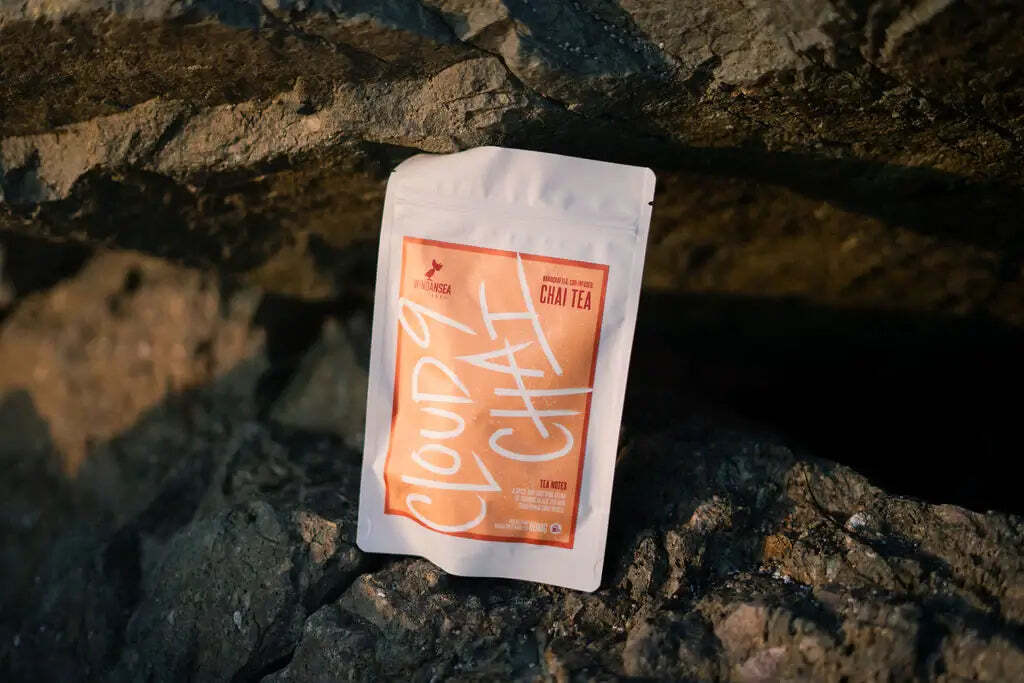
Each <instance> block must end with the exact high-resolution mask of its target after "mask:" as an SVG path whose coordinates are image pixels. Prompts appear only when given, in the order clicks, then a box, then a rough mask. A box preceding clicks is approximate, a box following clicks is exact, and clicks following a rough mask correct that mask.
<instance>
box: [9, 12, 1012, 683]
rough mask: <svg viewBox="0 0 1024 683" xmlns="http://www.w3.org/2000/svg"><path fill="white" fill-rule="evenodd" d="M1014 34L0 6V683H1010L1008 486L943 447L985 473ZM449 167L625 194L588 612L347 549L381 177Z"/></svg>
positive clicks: (991, 428)
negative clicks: (616, 380)
mask: <svg viewBox="0 0 1024 683" xmlns="http://www.w3.org/2000/svg"><path fill="white" fill-rule="evenodd" d="M1022 34H1024V12H1022V11H1021V8H1020V5H1019V3H1018V2H1014V1H1013V0H990V1H988V2H976V1H974V0H914V1H911V0H866V1H864V2H853V1H852V0H799V1H795V2H786V3H779V2H772V1H769V0H744V1H743V2H721V1H718V0H673V1H670V0H577V1H570V2H557V3H556V2H546V1H545V2H542V1H540V0H530V1H529V2H527V1H526V0H486V1H482V2H470V1H468V0H389V1H388V2H368V1H358V2H340V1H337V0H264V1H263V2H255V1H253V0H241V1H232V2H218V1H215V0H203V1H201V2H200V1H197V0H187V1H184V2H161V1H156V2H149V1H138V2H128V3H125V2H109V1H107V0H67V1H65V0H46V1H43V0H29V1H27V2H25V1H22V0H0V464H2V465H3V467H4V471H5V476H4V477H3V478H2V481H0V539H2V541H3V543H2V547H3V550H2V554H0V572H2V574H0V579H2V580H3V582H4V585H5V587H7V588H8V589H7V590H5V591H4V592H3V594H2V596H0V672H3V673H4V674H6V678H9V679H11V680H72V679H78V678H85V679H108V680H125V681H134V680H140V679H147V680H168V681H170V680H181V679H195V680H225V679H233V680H240V681H246V680H270V681H320V680H380V679H381V678H395V679H410V680H435V679H442V678H443V679H449V678H452V679H465V680H468V679H473V680H479V679H509V680H523V681H535V680H556V681H569V680H595V679H597V680H610V679H614V678H619V677H625V676H630V677H640V678H652V679H683V680H735V681H774V680H844V679H846V680H851V681H853V680H864V679H872V678H890V679H895V680H949V681H954V680H1018V679H1022V678H1024V654H1022V653H1024V640H1022V638H1021V635H1020V633H1021V624H1022V621H1024V555H1022V552H1021V548H1022V547H1024V525H1022V523H1021V518H1020V516H1019V515H1013V514H1004V513H1001V512H982V511H983V510H986V509H990V508H998V509H1003V510H1014V511H1017V512H1021V509H1020V507H1019V492H1018V491H1017V483H1016V481H1014V480H1011V478H1009V477H1006V476H1004V474H1005V473H1003V472H1002V471H1001V470H998V471H996V473H995V475H992V476H990V477H989V478H988V479H985V477H984V474H983V473H984V468H981V467H969V466H965V464H964V463H965V461H966V462H967V463H968V464H974V463H975V462H976V461H977V462H982V461H985V462H988V460H986V458H988V459H989V460H991V462H996V461H998V462H999V463H1001V462H1002V461H1003V459H1004V456H1005V454H1006V453H1010V452H1013V449H1015V448H1019V433H1018V432H1019V430H1018V429H1017V427H1016V425H1017V424H1018V422H1019V415H1017V412H1019V411H1017V406H1016V405H1015V404H1013V403H1012V402H1006V401H1005V400H1003V399H1002V398H1001V396H1003V395H1010V394H1011V392H1013V393H1012V395H1016V394H1017V393H1019V387H1020V384H1021V382H1024V365H1022V362H1021V360H1020V352H1019V351H1020V348H1022V347H1024V336H1022V332H1021V327H1022V326H1024V233H1022V232H1021V230H1020V227H1021V225H1020V220H1021V219H1020V217H1021V216H1022V215H1024V175H1022V168H1024V167H1022V165H1021V163H1020V159H1021V152H1022V144H1024V41H1021V40H1020V36H1021V35H1022ZM485 144H500V145H506V146H518V147H525V148H530V149H538V150H543V151H552V152H560V153H568V154H575V155H580V156H586V157H591V158H599V159H605V160H610V161H618V162H624V163H637V164H642V165H645V166H652V167H654V168H655V169H656V170H657V173H658V190H657V196H656V199H655V212H654V220H653V224H652V232H651V240H650V249H649V253H648V255H647V269H646V271H645V282H644V285H645V293H644V297H643V302H642V305H641V312H640V318H639V327H638V332H637V342H636V343H637V347H636V349H635V352H634V362H633V364H632V367H631V370H630V372H631V384H630V390H629V396H628V401H627V413H626V416H625V418H624V436H623V441H622V450H621V455H620V461H619V464H618V469H617V474H616V484H615V498H614V509H613V511H612V517H611V520H612V521H611V530H610V537H609V544H608V557H607V561H606V563H605V566H606V575H605V577H604V580H603V582H602V587H601V589H600V590H599V591H598V592H596V593H594V594H588V595H584V594H578V593H574V592H571V591H564V590H561V589H555V588H551V587H546V586H538V585H530V584H524V583H516V582H508V581H492V580H474V579H464V578H458V577H452V576H448V575H445V574H444V573H443V572H440V571H438V570H437V569H436V568H435V567H433V566H432V565H430V564H429V563H427V562H424V561H421V560H417V559H412V558H395V557H369V556H364V555H363V554H362V553H360V552H359V551H358V550H357V549H356V547H355V545H354V538H355V521H356V520H355V510H356V504H357V500H358V468H359V457H360V454H359V444H360V438H361V433H360V431H361V429H362V424H363V414H362V411H363V410H364V399H365V381H366V380H365V365H366V363H365V358H366V356H367V353H368V348H367V347H368V336H367V329H366V326H367V321H368V320H370V316H371V313H372V312H371V310H370V302H371V301H372V289H373V280H374V273H375V270H374V264H375V258H376V236H377V232H378V230H379V225H380V207H381V204H382V201H383V195H384V187H385V183H386V180H387V176H388V173H389V172H390V170H391V168H393V166H394V165H395V164H396V163H398V162H399V161H401V160H402V159H404V158H406V157H408V156H409V155H411V154H414V153H417V152H424V151H425V152H452V151H457V150H460V149H465V148H467V147H472V146H476V145H485ZM765 424H768V425H771V428H766V427H763V426H762V425H765ZM824 458H828V459H824ZM835 460H840V461H842V462H843V463H845V464H848V465H851V466H852V468H851V467H847V466H845V465H839V464H836V462H834V461H835ZM947 460H948V461H949V462H952V463H954V464H953V465H951V466H946V461H947ZM858 471H860V472H861V473H858ZM862 474H867V475H869V478H870V481H869V478H866V477H865V476H862ZM922 481H924V482H925V483H924V484H922V483H921V482H922ZM890 489H891V491H890ZM902 493H911V494H914V495H917V496H920V497H924V498H928V500H929V501H930V502H927V503H926V502H922V501H920V500H917V499H914V498H907V497H903V496H901V495H898V494H902ZM945 503H957V504H959V505H963V506H964V507H959V506H957V505H953V504H945ZM972 510H973V511H972Z"/></svg>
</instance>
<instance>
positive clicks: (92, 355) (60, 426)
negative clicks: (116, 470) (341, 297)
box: [0, 252, 262, 473]
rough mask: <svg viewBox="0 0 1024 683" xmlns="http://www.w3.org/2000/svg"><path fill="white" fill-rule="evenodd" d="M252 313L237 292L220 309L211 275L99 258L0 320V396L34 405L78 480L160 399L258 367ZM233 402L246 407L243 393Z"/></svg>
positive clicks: (251, 304)
mask: <svg viewBox="0 0 1024 683" xmlns="http://www.w3.org/2000/svg"><path fill="white" fill-rule="evenodd" d="M259 301H260V293H259V292H258V291H239V292H236V293H235V295H234V296H233V297H231V298H230V300H228V301H226V302H223V303H222V296H221V292H220V291H219V286H218V284H217V283H216V282H215V281H213V280H212V279H211V277H210V276H209V274H204V273H201V272H199V271H196V270H190V269H184V268H178V267H175V266H173V265H171V264H168V263H166V262H163V261H160V260H157V259H153V258H150V257H147V256H145V255H142V254H133V253H125V252H116V253H114V252H112V253H104V254H101V255H99V256H97V257H96V258H94V259H93V260H92V261H90V262H89V263H88V265H86V266H85V268H84V270H83V271H82V272H81V273H79V274H78V276H77V277H76V278H75V279H74V280H70V281H66V282H64V283H62V284H59V285H57V286H56V287H54V288H52V289H51V290H49V291H47V292H46V293H45V294H39V295H37V296H35V297H32V298H30V299H27V300H25V301H23V302H21V303H20V305H19V306H18V309H17V310H16V311H14V312H12V313H11V314H10V316H9V317H8V318H7V319H6V320H5V324H4V327H3V329H2V330H0V356H3V357H5V358H11V359H14V358H16V359H17V362H5V363H3V364H2V365H0V394H3V393H6V392H8V391H14V390H27V391H28V392H29V393H30V394H31V395H32V400H33V402H34V404H35V407H36V409H37V410H38V411H39V414H40V415H41V416H42V417H43V418H45V419H46V420H47V421H48V422H49V424H50V432H51V438H52V439H53V442H54V444H55V445H56V446H57V448H58V450H59V452H60V453H61V454H62V456H63V457H64V459H65V461H64V463H63V467H64V468H65V470H66V471H67V472H69V473H75V472H77V470H78V468H79V466H80V465H81V463H82V461H83V460H84V459H85V458H86V456H87V452H88V449H89V445H90V444H91V443H98V442H102V441H106V440H107V439H110V438H112V437H114V436H116V435H117V434H119V433H120V432H122V431H124V430H126V429H127V428H128V427H130V426H131V425H132V424H134V423H135V422H136V421H137V420H138V419H139V418H140V417H141V416H142V415H143V414H144V413H145V412H146V411H147V410H149V409H151V408H153V407H155V406H156V405H157V404H158V403H159V402H160V401H162V400H163V399H164V398H165V397H166V396H167V395H168V394H169V393H173V392H184V391H186V390H187V389H188V388H190V387H193V386H196V385H198V384H202V383H205V382H210V381H212V380H214V379H215V378H217V377H219V376H223V375H225V374H227V373H228V371H229V370H234V369H236V367H237V366H239V365H240V364H241V363H242V362H243V361H246V360H252V361H253V362H254V364H255V365H257V366H258V365H259V358H258V356H259V354H260V350H261V346H262V338H261V335H260V333H259V331H258V330H256V329H254V328H252V327H251V325H250V323H251V320H252V316H253V314H254V313H255V310H256V306H257V305H258V304H259ZM258 373H259V370H258V369H256V370H255V371H254V372H252V373H250V375H249V377H250V382H251V381H253V380H252V378H253V377H254V376H255V377H258ZM222 386H224V385H222ZM225 389H226V386H225ZM237 393H238V394H239V395H240V396H244V397H245V398H246V399H248V397H249V396H251V394H252V384H251V383H250V384H246V383H245V382H243V383H242V385H241V386H240V387H238V392H237Z"/></svg>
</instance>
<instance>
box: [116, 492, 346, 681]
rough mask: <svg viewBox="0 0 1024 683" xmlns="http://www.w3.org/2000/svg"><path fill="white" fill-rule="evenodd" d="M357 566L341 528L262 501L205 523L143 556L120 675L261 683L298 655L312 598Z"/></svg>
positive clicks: (341, 579) (340, 580) (120, 662)
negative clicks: (262, 675)
mask: <svg viewBox="0 0 1024 683" xmlns="http://www.w3.org/2000/svg"><path fill="white" fill-rule="evenodd" d="M359 561H360V554H359V553H358V552H357V551H355V550H354V548H352V546H351V545H348V546H345V543H344V542H343V541H342V539H340V538H339V536H338V525H337V524H336V523H334V522H332V521H330V520H326V519H323V518H320V517H317V516H315V515H312V514H310V513H308V512H305V511H299V512H295V513H292V514H291V515H290V516H281V515H279V514H278V513H277V512H276V511H275V510H274V508H273V507H271V506H270V505H269V504H267V503H265V502H262V501H258V500H257V501H253V502H251V503H248V504H243V505H241V506H239V507H236V508H233V509H231V510H229V511H227V512H225V513H222V514H219V515H217V516H216V517H213V518H211V519H207V520H197V521H196V522H194V523H193V524H191V525H190V526H189V527H188V528H186V529H184V530H183V531H182V532H181V533H179V534H178V535H176V536H175V537H174V538H172V539H171V540H170V541H169V542H168V543H167V544H166V545H165V546H164V547H163V548H161V549H160V550H159V551H157V556H155V557H153V558H144V560H143V562H144V567H145V569H144V578H143V590H144V592H145V598H144V599H143V600H142V602H141V603H140V604H139V606H138V607H137V609H136V611H135V613H134V614H133V616H132V620H131V621H130V622H129V624H128V626H127V629H126V633H125V649H124V652H123V654H122V656H121V659H120V661H119V663H118V666H117V668H116V669H115V670H114V674H113V675H114V677H115V678H119V679H123V680H138V679H139V678H146V679H150V680H168V681H171V680H180V679H181V678H182V677H183V676H184V677H193V678H196V679H198V680H224V679H227V678H231V677H233V676H239V677H242V678H252V677H255V676H257V675H258V673H259V672H261V671H263V670H265V669H266V667H267V666H268V665H270V664H273V663H274V662H276V661H278V660H279V659H281V658H282V657H284V656H285V655H287V654H288V653H289V651H290V650H291V649H292V648H293V647H294V643H295V641H296V640H298V637H299V634H300V633H301V632H302V628H303V623H304V622H305V619H306V616H307V615H306V607H305V605H306V604H307V601H308V600H309V599H310V595H311V592H312V591H319V592H324V591H325V589H323V588H319V586H320V585H321V584H323V583H325V582H326V583H328V584H331V585H332V586H333V585H334V584H337V583H344V582H345V581H346V580H348V578H349V576H350V575H351V574H352V573H353V572H354V571H356V569H357V568H358V566H359ZM147 570H148V571H147ZM329 590H330V589H326V591H327V592H329Z"/></svg>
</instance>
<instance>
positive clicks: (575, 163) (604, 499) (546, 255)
mask: <svg viewBox="0 0 1024 683" xmlns="http://www.w3.org/2000/svg"><path fill="white" fill-rule="evenodd" d="M653 195H654V174H653V173H652V172H651V171H650V169H646V168H638V167H634V166H624V165H620V164H610V163H605V162H598V161H590V160H586V159H578V158H572V157H566V156H558V155H554V154H542V153H538V152H527V151H521V150H513V149H503V148H498V147H481V148H477V149H473V150H469V151H466V152H460V153H458V154H451V155H419V156H415V157H413V158H411V159H409V160H407V161H405V162H404V163H402V164H401V165H400V166H399V167H398V168H397V169H396V170H395V171H394V172H393V173H392V174H391V177H390V179H389V181H388V187H387V195H386V198H385V201H384V217H383V225H382V229H381V237H380V252H379V255H378V261H377V285H376V294H375V303H374V313H373V339H372V345H371V352H370V373H369V392H368V398H367V410H366V440H365V444H364V453H363V469H362V479H361V486H360V496H359V529H358V539H357V541H358V545H359V547H360V548H362V549H363V550H365V551H367V552H378V553H399V554H410V555H419V556H422V557H425V558H427V559H429V560H430V561H432V562H434V563H435V564H437V565H438V566H439V567H441V568H442V569H444V570H445V571H447V572H450V573H452V574H458V575H462V576H491V577H507V578H513V579H525V580H529V581H539V582H543V583H550V584H555V585H559V586H567V587H570V588H575V589H580V590H587V591H591V590H594V589H596V588H597V587H598V585H599V584H600V581H601V570H602V563H603V559H604V549H605V540H606V536H607V531H608V514H609V508H610V504H611V495H612V478H613V474H614V468H615V457H616V450H617V443H618V434H619V424H620V420H621V417H622V403H623V398H624V393H625V388H626V371H627V368H628V367H629V355H630V348H631V345H632V340H633V330H634V328H635V326H636V314H637V302H638V297H639V293H640V281H641V274H642V270H643V263H644V249H645V246H646V243H647V232H648V226H649V223H650V217H651V203H652V200H653Z"/></svg>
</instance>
